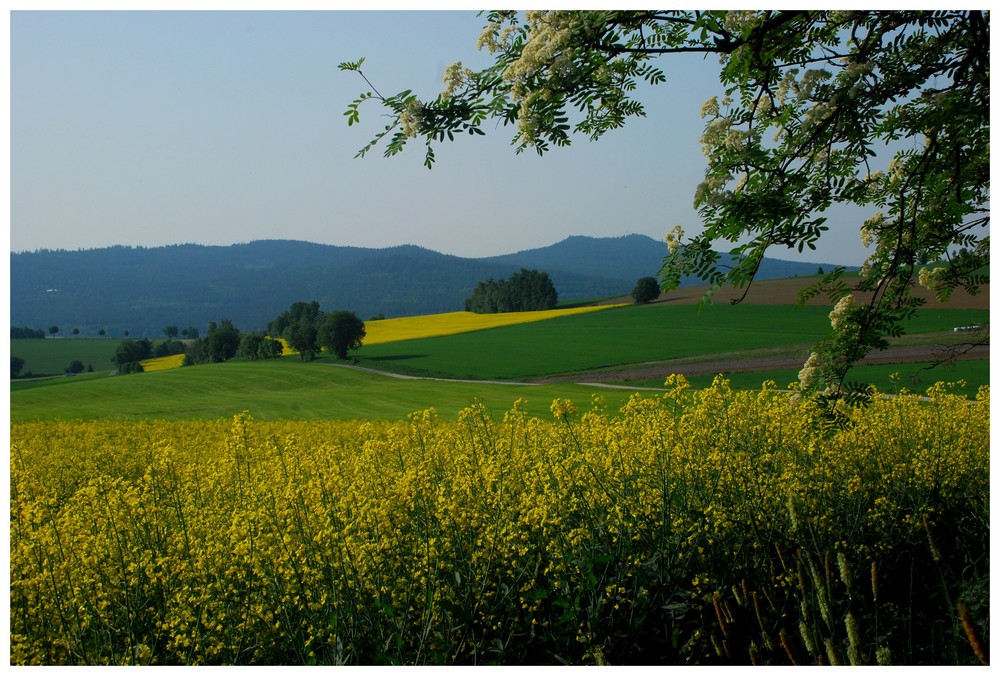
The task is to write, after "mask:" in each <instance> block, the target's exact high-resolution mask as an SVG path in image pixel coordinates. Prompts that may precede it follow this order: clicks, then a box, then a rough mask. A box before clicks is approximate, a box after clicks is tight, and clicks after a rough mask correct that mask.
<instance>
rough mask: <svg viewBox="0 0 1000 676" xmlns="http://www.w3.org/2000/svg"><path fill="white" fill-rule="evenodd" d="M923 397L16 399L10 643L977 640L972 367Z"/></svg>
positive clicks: (699, 644) (197, 653) (82, 657)
mask: <svg viewBox="0 0 1000 676" xmlns="http://www.w3.org/2000/svg"><path fill="white" fill-rule="evenodd" d="M927 395H928V396H927V397H926V398H923V397H918V396H913V395H905V396H899V397H895V398H891V399H886V398H880V397H878V396H875V397H874V398H873V399H872V401H871V402H869V403H868V404H853V405H842V406H840V407H839V408H838V409H836V410H835V411H833V412H831V411H829V410H826V409H824V408H822V407H821V405H820V404H818V403H816V402H814V401H811V400H798V399H797V398H795V397H793V396H789V395H788V394H785V393H781V392H778V391H776V390H775V389H774V385H773V383H770V384H768V385H766V386H765V387H764V388H763V389H761V390H759V391H756V392H750V391H733V390H731V389H730V387H729V386H728V383H727V382H726V381H724V380H722V379H721V378H720V379H717V380H716V382H715V383H714V384H713V386H712V387H710V388H707V389H705V390H700V391H691V390H690V388H689V387H688V386H687V384H686V382H685V381H684V380H683V379H682V378H676V377H675V378H672V379H671V380H669V381H668V391H667V392H666V393H665V394H664V395H662V396H660V395H657V396H652V395H650V396H640V395H638V394H637V395H635V396H634V397H633V398H632V399H631V400H630V401H629V402H628V403H627V404H626V405H625V406H624V407H623V408H622V409H621V410H620V411H619V412H617V413H616V414H609V413H608V412H606V411H605V410H604V403H603V402H602V401H601V399H600V398H599V397H595V398H594V400H593V402H592V403H591V405H590V406H589V408H586V409H585V408H582V407H581V408H578V407H577V405H576V404H574V403H573V402H571V401H568V400H562V399H560V400H556V401H555V402H553V404H552V407H551V412H552V417H551V418H547V419H541V418H534V417H529V416H528V415H527V414H526V413H525V411H524V410H523V408H522V406H521V404H520V402H515V404H514V406H513V408H511V409H510V410H509V411H507V412H506V413H502V414H501V413H497V414H493V413H491V412H490V411H489V410H487V409H486V407H485V406H482V405H478V404H474V405H471V406H469V407H468V408H466V409H464V410H463V411H461V412H460V413H459V416H458V419H457V420H456V421H454V422H450V421H443V420H441V419H439V418H438V416H437V414H436V412H435V411H434V410H433V409H429V410H426V411H420V412H417V413H413V414H411V415H410V416H409V417H408V419H406V420H400V421H397V422H373V421H313V422H281V421H276V422H258V421H254V420H252V419H251V418H250V416H249V415H247V414H238V415H236V416H234V417H233V418H232V419H231V420H217V421H179V422H164V421H152V420H151V421H143V422H109V421H102V422H82V423H81V422H78V421H70V422H26V423H13V424H12V425H11V431H10V439H11V447H10V541H9V551H10V618H9V626H10V662H11V664H12V665H20V664H50V665H58V664H162V665H176V664H261V665H264V664H270V665H274V664H313V663H318V664H343V663H347V664H386V663H402V664H418V663H419V664H456V663H457V664H470V665H471V664H480V663H483V662H492V663H500V664H538V663H539V661H548V662H551V663H559V662H568V663H575V664H594V663H596V664H604V663H611V664H620V663H650V662H668V663H675V664H684V663H706V662H710V663H713V664H718V663H741V662H751V661H755V662H757V663H765V664H767V663H770V664H780V663H784V664H787V663H789V661H790V660H795V661H796V662H797V663H810V664H816V663H820V664H822V663H827V664H829V663H833V664H836V663H838V662H843V663H847V662H848V661H850V662H852V663H854V662H866V663H874V662H875V661H876V660H877V661H878V662H879V663H883V662H885V661H887V660H889V661H892V663H894V664H899V663H906V662H910V663H927V662H933V661H935V660H939V659H941V656H942V655H951V654H952V653H953V652H954V654H955V655H959V656H963V655H968V656H969V659H972V660H975V657H973V656H972V652H971V649H970V648H969V642H968V641H966V639H965V634H964V633H956V631H955V627H956V626H958V625H957V623H956V621H955V620H954V618H953V617H952V616H951V614H949V610H950V609H949V608H948V607H947V606H946V605H943V596H942V593H941V589H942V585H947V589H948V590H949V593H950V594H952V595H953V598H956V599H968V601H963V603H966V604H967V607H966V608H965V611H964V612H965V613H966V614H965V616H963V617H965V618H966V619H967V622H966V624H967V625H968V626H972V625H973V624H974V623H975V622H976V621H977V618H979V620H978V621H980V622H981V621H982V619H983V618H988V613H989V601H988V599H989V596H988V589H989V507H990V505H989V499H990V462H989V390H988V388H982V389H981V390H980V393H979V397H978V398H977V400H975V401H968V400H965V399H963V398H961V397H958V396H954V395H952V394H950V393H949V391H948V389H947V388H946V387H944V386H935V387H933V388H931V389H930V390H929V391H928V392H927ZM918 566H922V567H923V568H924V569H926V570H927V571H928V572H927V574H926V575H915V574H914V572H913V571H914V570H916V569H917V567H918ZM897 577H902V578H904V579H903V580H902V582H901V583H900V581H899V580H897V579H895V578H897ZM984 581H985V586H983V584H984ZM976 589H978V590H979V591H978V592H976V591H975V590H976ZM984 590H985V591H984ZM928 599H930V600H928ZM847 617H849V618H851V619H850V620H849V621H848V624H847V625H845V624H844V623H845V619H844V618H847ZM917 620H919V621H917ZM845 626H846V631H845ZM876 626H877V630H876ZM966 631H967V632H971V630H966ZM970 635H971V633H970ZM893 636H899V637H902V640H899V641H893V640H892V639H887V638H886V637H893ZM931 638H933V640H930V639H931ZM911 639H912V640H911ZM737 640H739V641H742V644H740V643H737V642H736V641H737ZM887 641H888V642H887ZM952 641H954V643H951V642H952ZM949 646H954V650H952V648H951V647H949ZM738 648H739V652H737V649H738ZM919 651H923V652H919Z"/></svg>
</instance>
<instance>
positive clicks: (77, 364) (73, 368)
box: [66, 359, 86, 375]
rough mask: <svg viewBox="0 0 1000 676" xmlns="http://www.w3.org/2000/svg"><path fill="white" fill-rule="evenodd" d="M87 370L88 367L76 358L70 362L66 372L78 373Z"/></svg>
mask: <svg viewBox="0 0 1000 676" xmlns="http://www.w3.org/2000/svg"><path fill="white" fill-rule="evenodd" d="M85 370H86V367H85V366H84V365H83V362H82V361H80V360H79V359H74V360H73V361H71V362H70V363H69V366H67V367H66V373H72V374H74V375H75V374H77V373H83V372H84V371H85Z"/></svg>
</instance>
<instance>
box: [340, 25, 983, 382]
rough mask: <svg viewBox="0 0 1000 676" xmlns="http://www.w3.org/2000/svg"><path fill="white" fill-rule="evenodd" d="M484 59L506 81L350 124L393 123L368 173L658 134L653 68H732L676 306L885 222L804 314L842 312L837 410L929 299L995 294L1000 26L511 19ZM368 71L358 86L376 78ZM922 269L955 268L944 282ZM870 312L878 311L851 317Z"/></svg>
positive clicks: (474, 84)
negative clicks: (993, 84) (692, 283)
mask: <svg viewBox="0 0 1000 676" xmlns="http://www.w3.org/2000/svg"><path fill="white" fill-rule="evenodd" d="M479 44H480V47H481V48H485V49H487V50H488V51H489V52H490V54H491V55H492V57H493V62H492V63H491V64H490V65H488V66H487V67H486V68H484V69H483V70H480V71H473V70H470V69H468V68H464V67H463V66H462V65H461V64H460V63H457V64H454V65H452V66H450V67H449V68H448V69H447V70H446V73H445V88H444V90H443V91H442V92H441V93H440V94H439V95H438V96H437V97H436V98H435V99H433V100H430V101H421V100H419V99H418V98H417V97H416V95H414V94H413V93H412V92H411V91H409V90H407V91H403V92H401V93H399V94H396V95H394V96H389V97H384V96H382V95H381V94H380V93H379V92H378V90H377V89H376V88H375V87H374V86H371V91H368V92H365V93H363V94H362V95H361V96H360V97H359V98H358V99H356V100H355V101H354V102H352V103H351V104H350V105H349V106H348V108H347V110H346V112H345V115H346V116H347V122H348V124H355V123H357V122H359V120H360V113H359V109H360V106H361V105H362V104H364V103H365V102H367V101H369V100H374V101H376V102H379V103H381V104H382V106H383V107H384V108H386V109H388V113H389V123H388V125H387V126H386V127H385V129H384V130H383V131H381V132H379V133H378V134H376V136H375V138H374V139H373V140H372V141H371V142H370V143H369V144H367V145H366V146H364V147H363V148H362V149H361V151H360V152H359V153H358V154H359V155H360V156H364V155H365V154H367V153H368V152H369V151H370V150H372V149H373V148H374V147H376V146H377V145H379V144H380V143H382V142H385V144H386V146H385V155H386V156H391V155H395V154H396V153H399V152H400V151H402V150H403V148H404V146H405V144H406V143H407V142H408V141H409V140H410V139H416V138H421V139H423V141H424V144H425V162H424V163H425V165H426V166H428V167H431V166H433V163H434V150H433V146H434V144H435V143H440V142H443V141H444V140H445V139H448V140H453V139H454V138H455V135H456V134H457V133H469V134H483V133H485V132H484V131H483V128H484V127H486V126H487V125H489V126H492V125H494V124H495V122H494V121H495V120H499V121H502V122H503V123H504V124H507V125H516V128H517V131H516V132H515V135H514V140H513V143H514V145H515V146H516V148H517V151H518V152H522V151H524V150H526V149H529V148H531V149H534V150H535V151H536V152H538V153H539V154H542V153H544V152H545V151H547V150H549V149H550V148H551V147H552V146H564V145H568V144H569V143H570V134H571V132H572V131H574V130H575V131H576V132H578V133H581V134H584V135H586V136H588V137H590V138H591V139H597V138H599V137H601V136H602V135H603V134H605V133H606V132H608V131H610V130H613V129H615V128H618V127H621V126H623V125H624V124H625V123H626V121H627V120H628V119H629V118H632V117H636V116H642V115H644V109H643V106H642V103H641V102H639V101H638V100H636V99H634V98H632V92H633V91H635V90H636V83H637V81H639V80H642V81H645V82H647V83H649V84H652V85H660V84H662V83H664V82H665V81H666V80H667V78H666V76H665V74H664V72H663V71H662V70H661V69H660V68H658V67H656V66H654V65H653V63H652V60H653V59H655V58H658V57H664V61H665V62H667V63H669V60H670V55H671V54H678V53H684V52H687V53H692V52H693V53H703V54H706V55H707V54H715V55H718V56H719V58H720V67H721V68H720V82H721V84H722V85H723V87H724V89H725V92H726V95H725V96H724V97H723V98H722V99H721V100H720V99H719V98H718V97H713V98H712V99H710V100H709V101H706V102H705V103H704V105H703V106H702V108H701V114H702V117H703V118H704V119H705V120H706V124H705V131H704V134H703V136H702V137H701V143H702V145H703V149H704V151H705V154H706V156H707V158H708V163H707V167H706V170H705V180H704V182H703V183H702V184H701V185H700V186H699V188H698V190H697V192H696V194H695V196H694V201H695V206H696V207H697V208H698V210H699V213H700V216H701V219H702V221H703V224H702V225H703V229H702V231H701V232H700V233H699V234H696V235H695V236H693V237H691V238H689V239H687V240H684V237H683V230H682V229H681V228H680V227H677V228H675V229H674V230H673V231H671V233H670V234H668V236H667V242H668V245H669V247H670V255H669V256H668V257H667V259H666V260H665V263H664V267H663V269H662V270H661V272H660V278H661V280H662V282H663V287H664V289H666V290H669V289H671V288H674V287H676V286H677V285H679V284H680V280H681V278H682V275H684V274H687V273H694V274H696V275H698V276H699V277H701V278H703V279H707V280H708V281H709V282H710V283H711V286H712V291H714V290H715V289H718V288H719V287H721V286H722V285H723V284H726V283H730V284H733V285H734V286H736V287H737V288H742V289H744V293H743V295H742V296H740V297H738V298H734V299H732V302H740V301H741V300H742V299H743V298H745V297H746V290H748V289H749V286H750V285H751V283H752V282H753V279H754V277H755V276H756V274H757V270H758V268H759V266H760V263H761V261H762V260H763V258H764V256H765V253H766V252H767V251H768V250H769V249H771V248H772V247H784V248H788V249H797V250H799V251H802V250H804V249H805V248H809V249H815V248H816V247H817V243H818V242H819V241H820V239H821V237H822V235H823V233H824V232H825V231H826V230H827V228H828V226H827V225H826V224H825V220H826V218H825V216H824V213H825V212H826V211H827V210H828V209H829V208H830V207H831V206H833V205H835V204H844V205H856V206H860V207H863V208H865V209H868V210H869V212H868V213H869V214H870V216H869V217H868V218H867V219H865V220H863V222H862V221H861V220H860V219H859V222H858V223H857V227H858V230H859V236H860V238H861V240H862V242H863V243H864V244H865V245H866V246H868V248H869V250H870V251H871V255H870V256H869V257H868V259H867V261H866V262H865V264H864V265H863V267H862V271H861V275H860V278H859V280H858V282H857V283H856V285H855V286H854V287H853V288H852V287H851V286H849V285H848V284H847V283H846V282H845V281H844V279H842V276H843V269H842V268H839V267H838V268H836V269H834V270H833V271H832V272H830V273H827V274H826V275H825V277H824V278H823V279H822V280H821V281H820V282H819V283H817V284H814V285H812V286H810V287H807V288H805V289H803V290H802V293H801V294H800V300H803V301H804V300H805V299H807V298H809V297H812V296H815V295H818V294H821V293H826V294H827V295H828V296H829V298H830V301H831V302H832V303H841V302H843V304H842V305H841V306H840V307H841V313H840V314H837V313H833V317H831V327H832V330H831V332H830V335H829V336H828V337H827V338H826V339H825V340H824V341H823V342H822V343H821V344H820V346H819V347H818V349H817V352H816V354H815V357H814V358H811V360H810V361H812V362H813V363H814V364H818V366H816V367H815V368H818V369H819V370H820V372H821V373H822V378H821V379H819V380H820V383H821V385H822V384H824V383H825V385H826V386H828V387H830V388H831V389H833V390H836V389H838V388H839V387H840V386H841V385H842V384H843V382H844V379H845V376H846V374H847V371H848V369H849V368H850V366H851V365H852V364H854V363H855V362H856V361H857V360H858V359H860V358H861V357H863V356H864V355H866V354H867V353H868V352H870V351H871V350H873V349H877V348H884V347H886V346H887V345H888V342H887V338H888V337H891V336H895V335H899V334H901V333H902V331H903V322H904V321H905V320H906V319H908V318H909V317H911V316H912V315H913V313H914V311H915V310H916V308H917V307H918V306H919V305H920V304H921V302H922V301H921V300H920V299H918V298H916V297H914V295H913V294H912V293H911V288H912V287H913V285H914V284H913V283H914V281H918V282H919V283H920V284H921V285H922V286H925V287H927V288H928V289H931V290H932V291H934V293H935V294H937V296H938V297H939V298H940V299H942V300H945V299H947V298H948V296H949V295H950V294H951V292H952V291H953V290H954V289H956V288H964V289H967V290H968V291H970V292H973V293H976V292H978V291H979V288H980V286H981V285H982V284H985V283H988V279H989V278H988V273H987V272H985V270H988V265H989V234H988V225H989V84H990V79H989V56H990V47H989V44H990V43H989V12H981V11H961V10H941V11H922V10H921V11H916V10H914V11H910V10H906V11H865V10H857V11H854V10H852V11H814V10H787V11H771V10H767V11H662V12H657V11H584V12H575V11H551V12H526V13H525V14H524V16H523V17H522V16H521V15H519V14H517V13H516V12H510V11H495V12H490V13H488V14H487V15H486V26H485V28H484V30H483V32H482V34H481V35H480V38H479ZM363 62H364V59H361V60H359V61H356V62H345V63H342V64H340V68H341V69H343V70H349V71H356V72H358V73H359V74H360V75H361V77H363V78H365V76H364V73H363V71H362V70H361V67H362V65H363ZM365 81H366V82H367V78H365ZM368 84H369V85H370V84H371V83H368ZM571 114H572V115H574V116H575V119H576V122H575V124H573V125H572V126H571V125H570V122H569V120H570V116H571ZM714 242H731V243H733V245H734V246H733V248H732V249H731V253H732V254H734V255H735V256H736V258H737V261H738V262H737V263H736V264H735V265H733V266H731V267H724V266H725V265H726V261H725V260H724V259H723V258H722V254H720V252H718V251H716V250H715V249H714V248H713V243H714ZM961 248H964V251H960V249H961ZM919 260H943V263H944V264H943V265H941V266H940V267H939V268H935V269H934V270H933V271H930V270H928V269H927V268H920V267H919V266H920V263H919ZM712 291H710V292H709V293H711V292H712ZM854 292H858V293H857V299H858V300H859V302H854V303H851V302H849V301H843V299H844V298H847V297H854ZM706 298H708V296H706Z"/></svg>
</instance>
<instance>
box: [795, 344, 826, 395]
mask: <svg viewBox="0 0 1000 676" xmlns="http://www.w3.org/2000/svg"><path fill="white" fill-rule="evenodd" d="M822 364H823V360H822V359H821V358H820V356H819V354H818V353H816V352H813V353H811V354H810V355H809V359H807V360H806V363H805V364H804V365H803V366H802V370H801V371H799V388H800V389H801V390H802V391H806V390H811V389H812V388H813V387H815V386H816V382H817V381H818V380H819V376H820V367H821V366H822Z"/></svg>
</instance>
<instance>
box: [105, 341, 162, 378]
mask: <svg viewBox="0 0 1000 676" xmlns="http://www.w3.org/2000/svg"><path fill="white" fill-rule="evenodd" d="M152 356H153V344H152V343H151V342H150V341H149V340H147V339H145V338H143V339H142V340H132V339H131V338H126V339H124V340H122V341H121V342H120V343H118V347H117V348H116V349H115V356H114V357H112V359H111V361H112V363H113V364H114V365H115V366H116V367H117V369H118V373H139V372H141V371H142V366H141V365H140V364H139V362H140V361H142V360H143V359H149V358H150V357H152Z"/></svg>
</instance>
